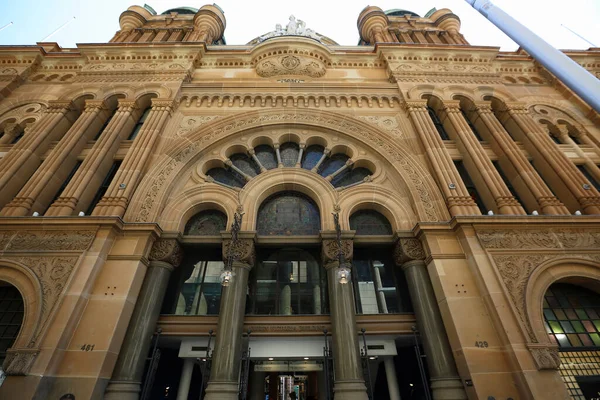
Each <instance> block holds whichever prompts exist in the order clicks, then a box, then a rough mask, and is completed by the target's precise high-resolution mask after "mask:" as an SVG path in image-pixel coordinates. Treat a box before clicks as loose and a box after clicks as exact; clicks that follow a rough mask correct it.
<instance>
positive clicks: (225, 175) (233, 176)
mask: <svg viewBox="0 0 600 400" xmlns="http://www.w3.org/2000/svg"><path fill="white" fill-rule="evenodd" d="M206 175H207V176H210V177H211V178H213V179H214V180H215V181H217V182H220V183H222V184H224V185H227V186H231V187H238V188H241V187H244V185H245V184H246V181H245V180H244V178H243V177H242V176H241V175H240V174H238V173H237V172H235V171H232V170H230V169H225V168H218V167H217V168H211V169H209V170H208V171H206Z"/></svg>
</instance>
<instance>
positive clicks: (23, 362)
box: [2, 349, 40, 376]
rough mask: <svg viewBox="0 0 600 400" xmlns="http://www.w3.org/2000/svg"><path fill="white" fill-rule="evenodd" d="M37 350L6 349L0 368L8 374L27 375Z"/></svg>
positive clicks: (37, 352)
mask: <svg viewBox="0 0 600 400" xmlns="http://www.w3.org/2000/svg"><path fill="white" fill-rule="evenodd" d="M39 352H40V351H39V350H37V349H8V350H7V351H6V358H5V359H4V362H3V363H2V369H4V371H5V372H6V375H10V376H15V375H27V373H28V372H29V370H30V369H31V366H32V365H33V362H34V361H35V358H36V357H37V355H38V354H39Z"/></svg>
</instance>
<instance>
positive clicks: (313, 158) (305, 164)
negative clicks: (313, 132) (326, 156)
mask: <svg viewBox="0 0 600 400" xmlns="http://www.w3.org/2000/svg"><path fill="white" fill-rule="evenodd" d="M324 151H325V148H324V147H323V146H319V145H316V144H313V145H311V146H308V147H307V148H306V149H305V150H304V155H303V156H302V158H303V160H302V168H304V169H312V168H314V167H315V165H317V163H318V162H319V160H320V159H321V157H322V156H323V152H324Z"/></svg>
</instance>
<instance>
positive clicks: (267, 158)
mask: <svg viewBox="0 0 600 400" xmlns="http://www.w3.org/2000/svg"><path fill="white" fill-rule="evenodd" d="M254 152H255V153H256V158H258V161H260V163H261V164H262V166H263V167H265V168H266V169H273V168H277V155H276V154H275V149H274V148H272V147H271V146H269V145H267V144H261V145H260V146H256V147H255V148H254Z"/></svg>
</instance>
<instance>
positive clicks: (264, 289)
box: [248, 248, 327, 315]
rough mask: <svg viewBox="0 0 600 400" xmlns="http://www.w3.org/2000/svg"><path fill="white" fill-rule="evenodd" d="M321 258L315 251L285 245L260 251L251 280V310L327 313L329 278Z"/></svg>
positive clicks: (281, 312)
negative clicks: (327, 278) (280, 247)
mask: <svg viewBox="0 0 600 400" xmlns="http://www.w3.org/2000/svg"><path fill="white" fill-rule="evenodd" d="M318 259H319V254H318V252H317V251H316V250H315V251H311V250H306V249H299V248H283V249H278V250H264V251H261V252H260V253H259V262H258V264H257V266H256V267H255V268H254V269H253V270H252V273H251V276H250V281H249V286H250V288H249V290H250V298H249V300H248V301H249V304H248V311H249V313H250V314H260V315H299V314H323V313H326V312H327V311H326V310H327V307H326V304H327V281H326V278H325V271H324V270H323V268H321V266H320V264H319V262H318V261H317V260H318Z"/></svg>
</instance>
